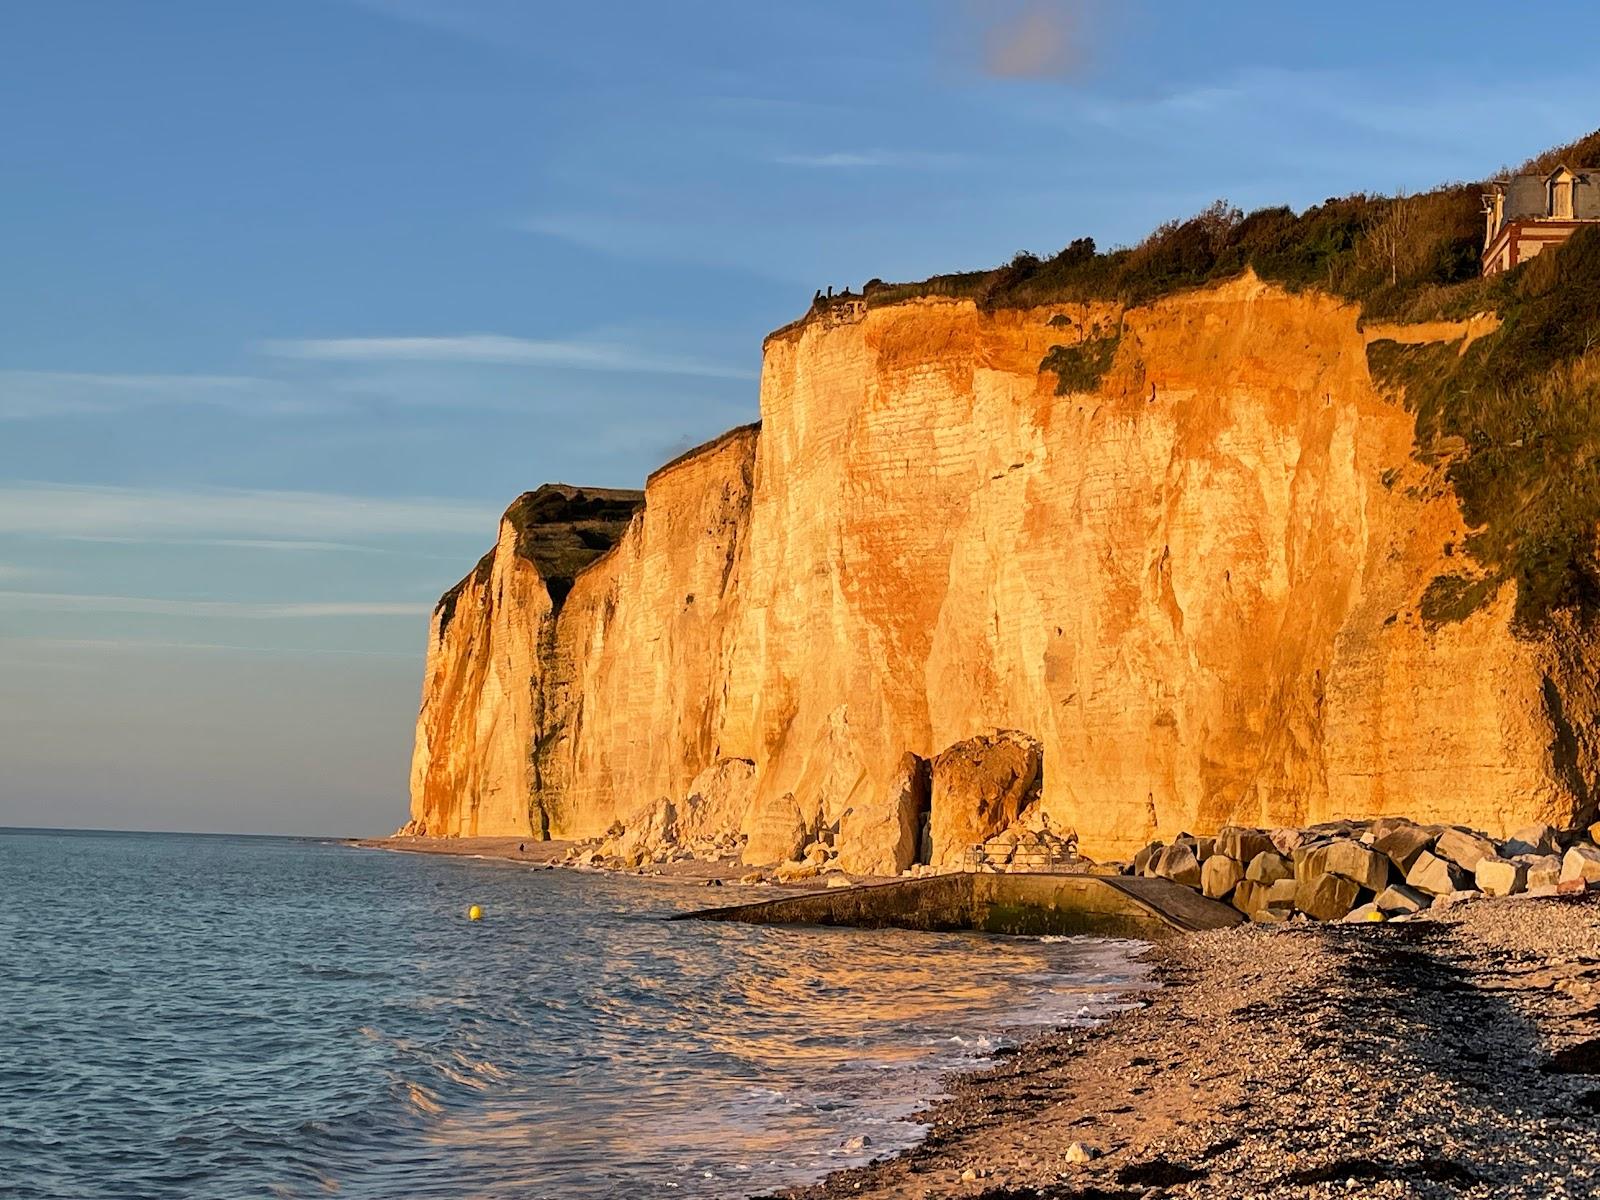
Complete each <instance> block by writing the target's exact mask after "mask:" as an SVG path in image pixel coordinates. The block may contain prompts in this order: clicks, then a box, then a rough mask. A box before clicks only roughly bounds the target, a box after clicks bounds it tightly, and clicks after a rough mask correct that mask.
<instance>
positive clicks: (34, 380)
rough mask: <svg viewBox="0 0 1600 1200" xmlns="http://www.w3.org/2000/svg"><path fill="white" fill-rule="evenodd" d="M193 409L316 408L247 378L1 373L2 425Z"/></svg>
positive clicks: (277, 385) (267, 382)
mask: <svg viewBox="0 0 1600 1200" xmlns="http://www.w3.org/2000/svg"><path fill="white" fill-rule="evenodd" d="M194 405H209V406H212V407H218V408H228V409H234V410H238V411H241V412H255V413H292V412H306V411H311V410H313V409H315V408H316V407H317V405H316V403H315V402H313V401H310V400H308V399H307V398H306V396H305V395H304V393H303V392H302V391H301V390H300V389H297V388H296V387H294V386H292V385H290V384H288V383H286V382H283V381H279V380H272V379H261V378H257V377H255V376H250V375H182V374H172V375H138V374H133V375H127V374H103V373H96V372H86V371H0V420H3V421H26V420H35V419H39V418H46V417H61V416H76V415H80V414H84V413H106V412H118V411H122V410H124V409H130V408H156V407H161V406H194Z"/></svg>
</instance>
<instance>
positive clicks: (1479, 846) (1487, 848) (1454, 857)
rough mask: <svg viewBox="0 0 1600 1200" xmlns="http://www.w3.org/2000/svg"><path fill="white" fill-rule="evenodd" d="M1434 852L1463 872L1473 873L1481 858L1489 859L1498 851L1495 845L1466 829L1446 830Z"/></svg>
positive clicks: (1435, 845) (1436, 844)
mask: <svg viewBox="0 0 1600 1200" xmlns="http://www.w3.org/2000/svg"><path fill="white" fill-rule="evenodd" d="M1433 852H1434V854H1436V855H1438V856H1439V857H1440V858H1448V859H1449V860H1450V861H1451V862H1453V863H1455V864H1456V866H1458V867H1461V868H1462V869H1463V870H1466V871H1473V870H1476V869H1477V866H1478V860H1479V859H1480V858H1488V857H1489V856H1491V855H1493V854H1494V853H1495V852H1496V851H1495V844H1494V843H1493V842H1491V841H1490V840H1489V839H1488V838H1486V837H1483V836H1481V835H1480V834H1476V833H1473V832H1471V831H1470V830H1466V829H1446V830H1445V831H1444V832H1443V833H1441V834H1440V835H1439V840H1438V841H1437V842H1435V843H1434V844H1433Z"/></svg>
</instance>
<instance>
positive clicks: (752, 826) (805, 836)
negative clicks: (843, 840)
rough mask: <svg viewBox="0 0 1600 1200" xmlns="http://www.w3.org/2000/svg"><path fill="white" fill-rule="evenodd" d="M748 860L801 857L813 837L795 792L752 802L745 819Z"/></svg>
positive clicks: (751, 862)
mask: <svg viewBox="0 0 1600 1200" xmlns="http://www.w3.org/2000/svg"><path fill="white" fill-rule="evenodd" d="M744 835H745V844H744V862H745V865H746V866H749V867H755V866H765V865H767V864H769V863H786V862H792V861H795V860H797V859H798V858H799V857H800V855H801V853H802V852H804V850H805V848H806V843H807V842H809V841H810V840H811V827H810V825H809V824H808V823H807V821H806V819H805V817H804V816H803V815H802V814H801V812H800V806H799V805H798V804H796V803H795V799H794V793H793V792H784V793H783V795H781V796H769V797H767V798H766V799H764V800H757V801H756V802H755V803H754V804H752V805H751V806H750V809H749V811H748V812H746V814H745V820H744Z"/></svg>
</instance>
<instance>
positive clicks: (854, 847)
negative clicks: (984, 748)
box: [838, 753, 932, 875]
mask: <svg viewBox="0 0 1600 1200" xmlns="http://www.w3.org/2000/svg"><path fill="white" fill-rule="evenodd" d="M931 785H932V771H931V767H930V764H929V762H928V760H927V759H925V758H923V757H922V756H921V755H918V754H910V753H907V754H905V755H903V756H902V757H901V759H900V764H899V766H898V767H896V768H895V773H894V776H893V777H892V778H891V779H890V781H889V790H888V792H887V793H886V794H885V795H884V796H883V797H882V798H881V799H875V800H872V801H867V802H865V803H861V802H858V803H856V804H855V805H853V806H852V807H851V808H850V809H849V811H847V812H846V813H845V814H844V817H843V818H842V819H841V820H840V823H839V841H838V848H839V866H840V868H841V869H843V870H846V871H849V872H850V873H851V874H852V875H898V874H900V873H901V872H902V871H904V870H905V869H906V868H907V867H909V866H910V865H911V864H912V863H914V862H916V861H917V838H918V837H919V836H920V834H921V832H922V829H921V825H922V814H923V813H924V812H926V811H927V809H928V804H929V797H930V789H931Z"/></svg>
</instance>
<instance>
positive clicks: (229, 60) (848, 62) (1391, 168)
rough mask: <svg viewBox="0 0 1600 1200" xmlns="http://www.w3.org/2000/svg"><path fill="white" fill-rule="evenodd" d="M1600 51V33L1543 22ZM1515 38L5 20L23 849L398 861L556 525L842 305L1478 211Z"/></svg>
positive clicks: (320, 4)
mask: <svg viewBox="0 0 1600 1200" xmlns="http://www.w3.org/2000/svg"><path fill="white" fill-rule="evenodd" d="M1540 12H1541V17H1542V20H1543V23H1544V27H1545V28H1549V29H1552V30H1559V31H1560V42H1559V44H1560V45H1562V46H1573V45H1577V46H1583V45H1594V44H1596V42H1597V41H1600V6H1594V5H1591V4H1580V3H1564V2H1561V0H1552V2H1551V3H1548V4H1546V5H1545V6H1544V7H1543V8H1541V10H1540ZM1503 27H1504V8H1503V6H1494V7H1491V6H1489V5H1486V4H1476V3H1464V2H1463V3H1451V4H1415V5H1398V4H1394V3H1392V0H1389V2H1386V3H1382V4H1378V3H1366V2H1362V0H1344V2H1341V3H1339V4H1336V5H1335V4H1319V5H1309V4H1283V3H1281V0H1280V2H1278V3H1271V4H1268V3H1255V2H1251V0H1245V2H1239V3H1229V4H1225V5H1196V4H1191V3H1187V2H1183V3H1179V2H1170V3H1168V2H1163V0H1123V2H1122V3H1118V4H1115V5H1112V4H1099V3H1095V2H1093V0H874V2H872V3H866V4H864V3H861V2H860V0H827V2H823V0H818V2H814V3H808V2H805V0H792V2H790V3H785V4H775V3H774V4H769V3H761V2H752V0H725V2H724V0H678V2H677V3H672V4H662V3H655V2H649V3H647V2H644V0H635V2H631V3H622V2H620V0H585V2H584V3H582V4H569V3H544V2H542V0H271V2H270V3H267V2H259V3H242V2H241V3H219V2H217V0H101V2H90V0H7V2H6V3H4V4H3V5H0V825H48V826H63V827H91V828H122V829H128V828H137V829H175V830H203V831H219V832H230V831H231V832H253V833H303V834H318V835H321V834H331V835H339V834H376V833H386V832H388V831H389V830H391V829H393V828H394V827H395V826H397V825H399V824H400V823H401V822H402V821H403V820H404V819H405V817H406V808H407V799H406V785H407V774H408V768H409V760H410V742H411V734H412V726H413V722H414V721H415V717H416V709H417V703H418V696H419V692H420V686H421V675H422V661H423V654H424V650H425V642H426V628H427V614H428V611H429V609H430V608H431V606H432V603H433V601H434V600H435V599H436V598H437V597H438V595H439V594H440V593H441V592H442V591H443V590H445V589H446V588H447V587H449V586H450V585H451V584H452V583H453V582H454V581H455V580H456V579H458V578H459V577H461V576H462V575H463V574H465V573H466V572H467V571H468V570H469V569H470V568H471V567H472V565H473V563H474V562H476V560H477V558H478V556H479V555H480V554H481V553H482V552H483V551H484V550H485V549H486V548H487V547H488V546H489V545H490V544H491V543H492V541H493V538H494V530H495V522H496V519H497V517H498V515H499V513H500V512H501V511H502V510H503V509H504V508H505V507H506V505H507V504H509V503H510V501H512V500H513V499H515V497H516V496H517V495H518V494H519V493H520V492H522V491H524V490H527V489H529V488H532V487H536V486H538V485H539V484H540V483H543V482H547V481H552V480H560V481H565V482H571V483H579V484H593V485H605V486H638V485H639V483H640V481H641V480H642V479H643V478H644V476H645V474H646V473H647V472H648V471H650V470H651V469H652V468H653V467H654V466H656V465H658V464H660V463H661V462H663V461H664V460H666V459H668V458H671V457H673V456H674V455H676V454H677V453H679V452H681V451H682V450H684V449H686V448H688V447H689V446H691V445H694V444H696V443H697V442H699V441H702V440H704V439H706V438H709V437H712V436H714V435H715V434H717V433H718V432H720V431H722V430H723V429H725V428H727V427H729V426H731V425H735V424H739V423H742V422H745V421H749V420H753V419H754V418H755V417H756V416H757V408H758V406H757V395H758V385H759V380H758V376H759V370H760V341H761V337H762V335H763V334H764V333H765V332H767V331H768V330H770V329H772V328H775V327H776V326H778V325H781V324H783V323H785V322H786V321H788V320H790V319H792V318H794V317H795V316H797V315H799V313H800V312H801V311H802V310H803V309H804V308H805V307H806V305H807V303H808V301H809V299H810V296H811V294H812V292H813V291H814V290H815V289H817V288H826V287H828V286H833V287H835V288H841V287H845V286H855V287H859V286H860V284H861V283H862V281H863V280H866V279H868V278H871V277H874V276H877V277H881V278H884V279H888V280H901V279H915V278H921V277H924V276H926V275H929V274H932V273H935V272H941V271H951V270H962V269H973V268H979V267H986V266H992V265H995V264H997V263H999V262H1002V261H1004V260H1006V259H1008V258H1010V257H1011V255H1012V254H1014V253H1016V252H1017V251H1018V250H1030V251H1034V252H1036V253H1040V254H1049V253H1052V252H1054V251H1055V250H1057V249H1059V248H1061V247H1062V246H1064V245H1065V244H1066V243H1068V242H1069V241H1071V240H1072V239H1073V238H1075V237H1079V236H1083V235H1088V236H1092V237H1094V238H1095V239H1096V240H1097V242H1099V244H1100V245H1101V246H1102V247H1108V246H1113V245H1118V244H1129V243H1132V242H1136V241H1138V240H1139V238H1140V237H1141V236H1142V235H1143V234H1145V233H1146V232H1148V231H1149V230H1150V229H1151V228H1152V227H1153V226H1155V225H1156V224H1158V223H1160V222H1161V221H1164V220H1166V219H1169V218H1172V217H1181V216H1186V215H1188V214H1191V213H1193V212H1195V211H1198V210H1199V209H1201V208H1203V207H1204V206H1205V205H1206V204H1207V203H1209V202H1210V201H1212V200H1214V199H1217V198H1218V197H1226V198H1227V199H1229V200H1231V201H1232V202H1233V203H1235V204H1238V205H1240V206H1241V207H1243V208H1245V209H1249V208H1252V207H1256V206H1260V205H1264V204H1278V203H1287V204H1292V205H1294V206H1295V207H1297V208H1300V207H1304V206H1306V205H1309V204H1313V203H1316V202H1318V201H1320V200H1322V199H1324V198H1325V197H1327V196H1330V195H1339V194H1344V193H1348V192H1352V191H1381V192H1392V191H1394V190H1396V189H1408V190H1409V189H1416V188H1421V187H1427V186H1431V185H1432V184H1435V183H1439V182H1443V181H1447V180H1457V179H1476V178H1482V177H1484V176H1486V175H1487V174H1489V173H1491V172H1494V171H1496V170H1498V169H1499V168H1501V167H1502V166H1504V165H1505V164H1508V163H1513V164H1514V163H1517V162H1520V161H1521V160H1523V159H1525V158H1526V157H1528V156H1530V155H1531V154H1533V153H1534V152H1536V151H1538V150H1540V149H1542V148H1544V147H1546V146H1549V145H1552V144H1557V143H1560V142H1564V141H1567V140H1570V139H1572V138H1575V137H1577V136H1579V135H1581V134H1583V133H1586V132H1588V130H1589V128H1590V127H1591V126H1592V125H1593V124H1595V123H1596V121H1597V118H1596V116H1595V114H1597V113H1600V78H1597V77H1596V76H1595V75H1594V72H1592V71H1591V70H1589V69H1588V67H1587V65H1586V63H1585V62H1583V61H1573V62H1572V63H1571V64H1570V65H1568V63H1567V58H1568V57H1569V56H1563V55H1562V54H1560V53H1556V54H1535V53H1527V54H1521V55H1510V56H1508V55H1506V54H1504V53H1503V52H1502V38H1501V37H1500V36H1499V33H1498V32H1497V31H1502V30H1503Z"/></svg>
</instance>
